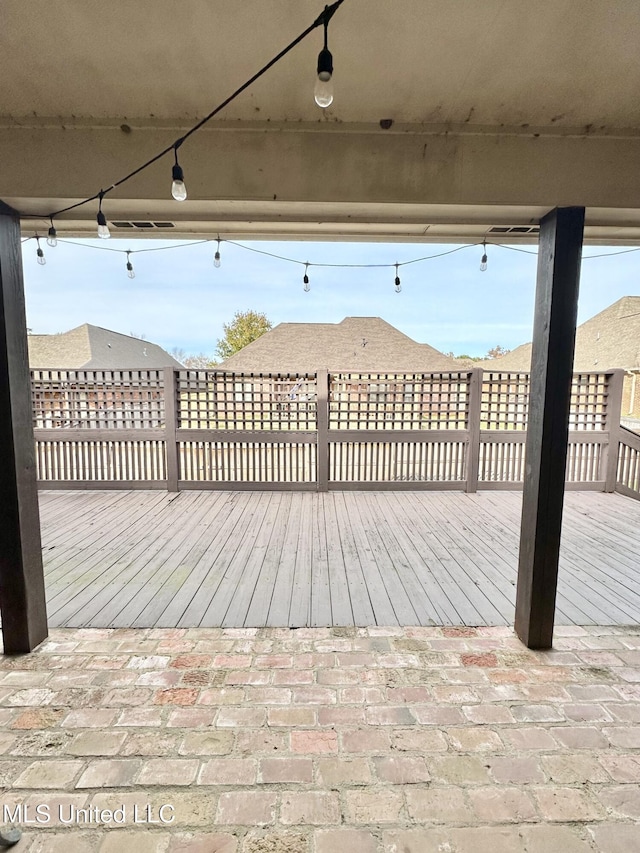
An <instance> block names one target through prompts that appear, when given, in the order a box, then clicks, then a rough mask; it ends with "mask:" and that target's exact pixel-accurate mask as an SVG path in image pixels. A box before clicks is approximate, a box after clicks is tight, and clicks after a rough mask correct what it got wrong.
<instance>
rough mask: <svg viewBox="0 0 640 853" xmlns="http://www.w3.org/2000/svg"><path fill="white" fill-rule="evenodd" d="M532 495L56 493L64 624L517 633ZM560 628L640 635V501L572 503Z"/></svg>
mask: <svg viewBox="0 0 640 853" xmlns="http://www.w3.org/2000/svg"><path fill="white" fill-rule="evenodd" d="M521 500H522V496H521V494H520V493H517V492H499V491H496V492H482V493H480V494H473V495H467V494H464V493H461V492H406V491H405V492H328V493H315V492H314V493H311V492H303V493H300V492H285V491H281V492H231V491H229V492H226V491H225V492H206V491H203V492H181V493H179V494H168V493H166V492H158V491H154V492H141V491H122V492H114V491H110V492H104V491H91V492H88V491H84V492H80V491H77V492H76V491H67V492H53V491H47V492H41V493H40V513H41V518H42V538H43V553H44V562H45V577H46V584H47V601H48V612H49V623H50V625H51V626H58V627H60V626H69V627H82V626H91V627H107V626H111V627H127V626H133V627H149V626H160V627H193V626H207V627H208V626H218V625H223V626H227V627H242V626H251V627H255V626H291V627H296V626H298V627H299V626H308V625H311V626H323V625H354V624H355V625H360V626H367V625H376V624H377V625H434V624H435V625H501V624H512V623H513V615H514V602H515V583H516V568H517V552H518V530H519V524H520V507H521ZM557 611H558V612H557V624H580V625H592V624H597V625H616V624H638V623H640V502H638V501H634V500H632V499H630V498H627V497H623V496H621V495H617V494H601V493H599V492H569V493H567V495H566V499H565V525H564V534H563V546H562V558H561V567H560V580H559V587H558V599H557Z"/></svg>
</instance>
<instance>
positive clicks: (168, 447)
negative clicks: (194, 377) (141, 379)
mask: <svg viewBox="0 0 640 853" xmlns="http://www.w3.org/2000/svg"><path fill="white" fill-rule="evenodd" d="M176 372H177V371H176V369H175V368H174V367H165V368H164V430H165V435H164V444H165V458H166V460H167V491H169V492H177V491H178V476H179V471H178V442H177V438H176V429H177V427H178V417H177V401H178V393H177V376H176Z"/></svg>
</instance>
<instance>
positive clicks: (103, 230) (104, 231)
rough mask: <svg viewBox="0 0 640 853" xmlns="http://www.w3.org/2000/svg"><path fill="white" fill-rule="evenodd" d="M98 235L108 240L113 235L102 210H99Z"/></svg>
mask: <svg viewBox="0 0 640 853" xmlns="http://www.w3.org/2000/svg"><path fill="white" fill-rule="evenodd" d="M98 237H100V238H101V239H102V240H108V239H109V237H111V232H110V231H109V226H108V225H107V219H106V217H105V215H104V213H103V212H102V211H101V210H99V211H98Z"/></svg>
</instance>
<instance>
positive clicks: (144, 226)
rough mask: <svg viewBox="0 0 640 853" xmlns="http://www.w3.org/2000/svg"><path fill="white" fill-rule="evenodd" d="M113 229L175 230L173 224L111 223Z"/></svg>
mask: <svg viewBox="0 0 640 853" xmlns="http://www.w3.org/2000/svg"><path fill="white" fill-rule="evenodd" d="M111 224H112V225H113V227H114V228H138V229H139V230H141V231H148V230H149V229H151V228H175V227H176V226H175V223H174V222H144V221H136V222H113V221H112V222H111Z"/></svg>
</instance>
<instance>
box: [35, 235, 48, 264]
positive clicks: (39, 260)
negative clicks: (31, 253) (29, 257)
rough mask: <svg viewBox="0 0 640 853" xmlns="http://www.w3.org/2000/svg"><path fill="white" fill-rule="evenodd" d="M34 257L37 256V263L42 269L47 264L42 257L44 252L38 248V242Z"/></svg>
mask: <svg viewBox="0 0 640 853" xmlns="http://www.w3.org/2000/svg"><path fill="white" fill-rule="evenodd" d="M36 255H37V256H38V263H39V264H40V266H41V267H43V266H44V265H45V264H46V263H47V259H46V258H45V256H44V252H43V251H42V249H41V248H40V241H39V240H38V248H37V249H36Z"/></svg>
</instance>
